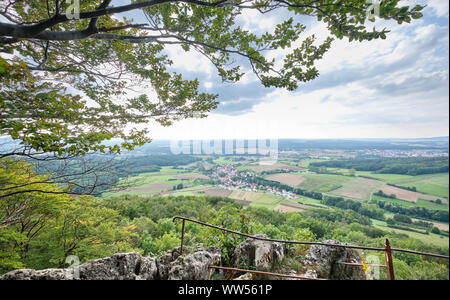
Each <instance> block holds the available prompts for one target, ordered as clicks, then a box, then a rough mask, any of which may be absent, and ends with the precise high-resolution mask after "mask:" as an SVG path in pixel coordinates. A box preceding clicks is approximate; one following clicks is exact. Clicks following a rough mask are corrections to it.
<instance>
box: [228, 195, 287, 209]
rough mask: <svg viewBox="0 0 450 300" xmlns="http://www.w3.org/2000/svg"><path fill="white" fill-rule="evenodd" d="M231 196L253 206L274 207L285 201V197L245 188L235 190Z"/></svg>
mask: <svg viewBox="0 0 450 300" xmlns="http://www.w3.org/2000/svg"><path fill="white" fill-rule="evenodd" d="M228 197H229V198H231V199H234V200H237V201H239V202H241V203H245V204H248V205H251V206H258V207H266V208H268V209H273V208H274V207H275V206H277V205H278V204H280V203H281V202H283V201H284V198H283V197H279V196H275V195H272V194H269V193H263V192H248V191H243V190H234V191H233V192H232V193H231V194H230V195H229V196H228Z"/></svg>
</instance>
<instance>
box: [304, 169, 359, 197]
mask: <svg viewBox="0 0 450 300" xmlns="http://www.w3.org/2000/svg"><path fill="white" fill-rule="evenodd" d="M302 176H303V177H304V178H306V180H305V181H303V182H302V183H301V184H300V185H299V187H300V188H302V189H305V190H308V191H314V192H322V193H326V192H330V191H332V190H336V189H338V188H340V187H342V184H343V183H344V182H347V181H350V180H351V179H352V178H351V177H348V176H342V175H331V174H307V173H303V174H302Z"/></svg>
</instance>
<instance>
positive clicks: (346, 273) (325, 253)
mask: <svg viewBox="0 0 450 300" xmlns="http://www.w3.org/2000/svg"><path fill="white" fill-rule="evenodd" d="M323 243H326V244H330V245H345V244H342V243H340V242H337V241H333V240H326V241H324V242H323ZM337 262H351V263H361V257H360V256H359V253H358V252H357V251H356V250H354V249H349V248H344V247H330V246H322V245H312V246H311V247H310V248H309V250H308V252H307V253H306V258H305V261H304V262H303V264H304V265H305V266H307V268H308V270H310V272H312V271H314V272H316V274H318V275H319V276H320V277H321V278H327V279H353V280H363V279H365V274H364V270H363V268H362V267H360V266H348V265H339V264H337Z"/></svg>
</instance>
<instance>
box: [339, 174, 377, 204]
mask: <svg viewBox="0 0 450 300" xmlns="http://www.w3.org/2000/svg"><path fill="white" fill-rule="evenodd" d="M382 185H383V183H382V182H381V181H379V180H373V179H367V178H353V179H351V180H349V181H346V182H344V183H342V187H340V188H338V189H336V190H334V191H332V192H331V194H333V195H337V196H341V197H348V198H352V199H358V200H370V196H371V194H372V192H374V191H376V190H377V189H378V188H379V187H380V186H382Z"/></svg>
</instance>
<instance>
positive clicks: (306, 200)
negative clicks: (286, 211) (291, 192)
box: [290, 196, 329, 207]
mask: <svg viewBox="0 0 450 300" xmlns="http://www.w3.org/2000/svg"><path fill="white" fill-rule="evenodd" d="M290 200H291V201H294V202H297V203H300V204H305V205H311V206H318V207H329V206H327V205H324V204H322V203H320V200H317V199H313V198H308V197H305V196H299V198H298V199H290Z"/></svg>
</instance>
